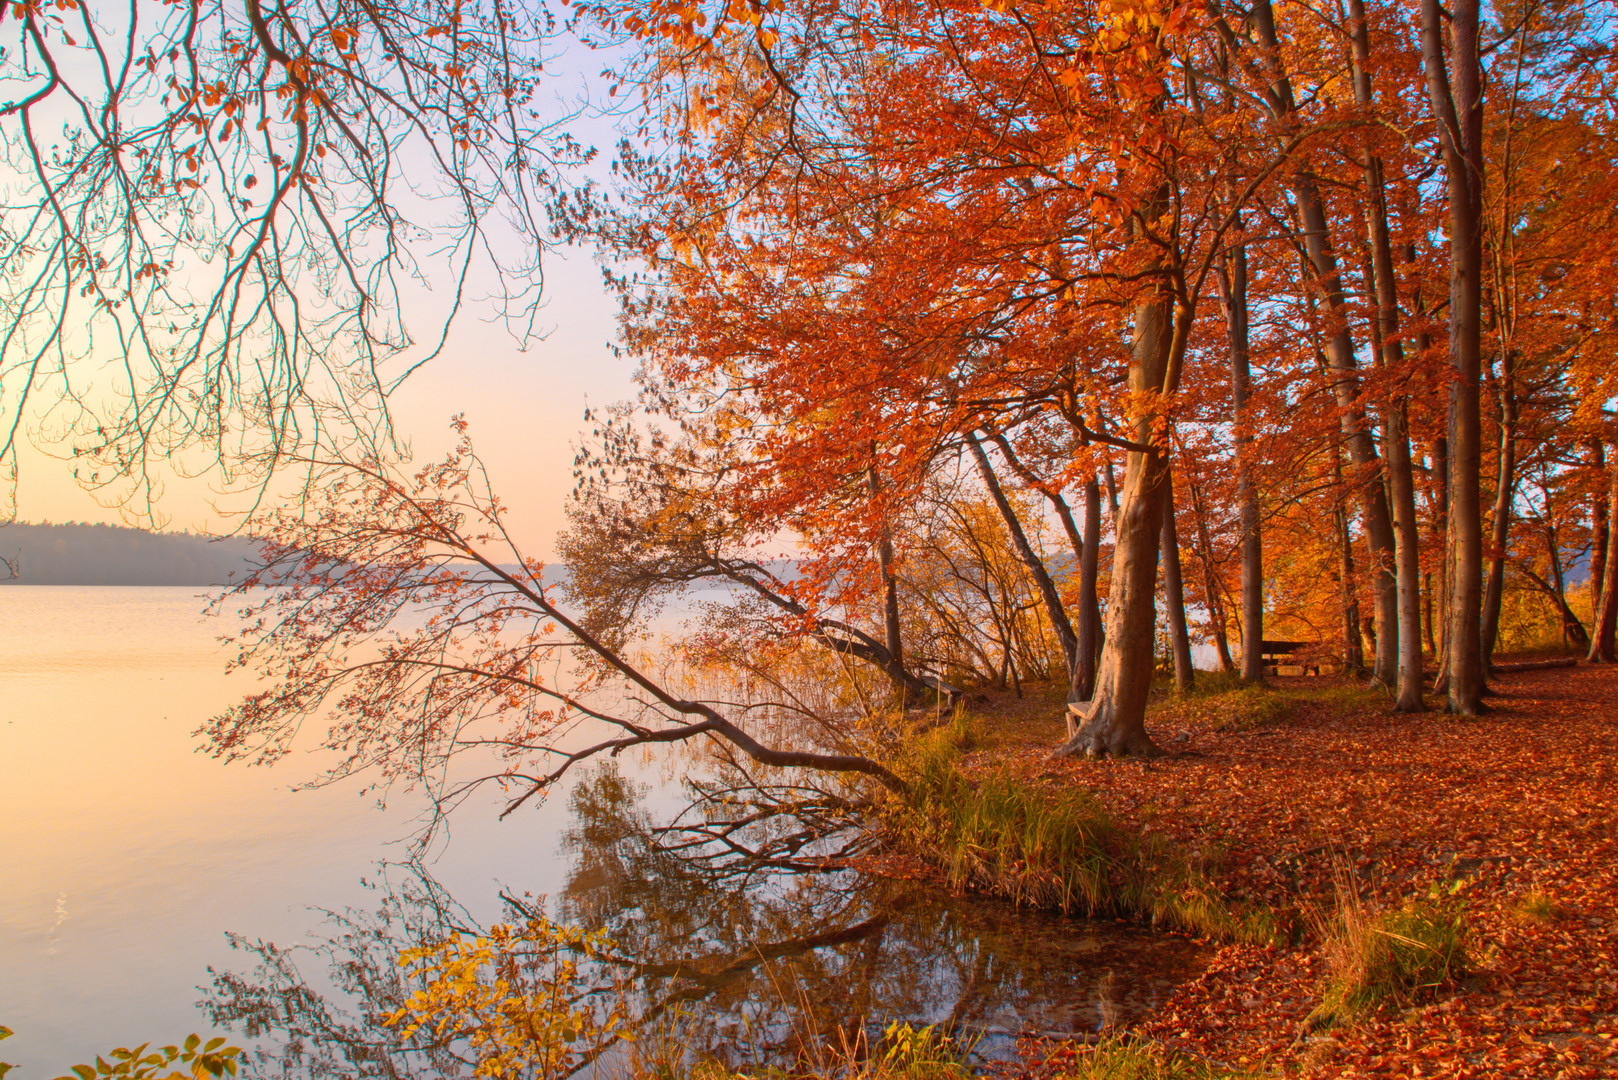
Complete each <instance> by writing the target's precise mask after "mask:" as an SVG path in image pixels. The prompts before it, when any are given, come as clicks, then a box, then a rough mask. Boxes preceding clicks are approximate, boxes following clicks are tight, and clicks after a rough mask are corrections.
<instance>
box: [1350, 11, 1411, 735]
mask: <svg viewBox="0 0 1618 1080" xmlns="http://www.w3.org/2000/svg"><path fill="white" fill-rule="evenodd" d="M1348 14H1349V38H1350V41H1351V43H1352V48H1351V53H1352V56H1353V60H1354V64H1353V67H1354V99H1355V101H1356V102H1357V103H1358V104H1360V105H1361V106H1362V107H1364V108H1367V109H1369V108H1373V107H1374V106H1375V100H1374V96H1373V94H1372V90H1371V75H1370V62H1371V35H1370V27H1369V25H1368V23H1367V21H1366V18H1365V3H1364V0H1348ZM1361 161H1362V166H1363V170H1364V173H1365V191H1366V195H1367V199H1366V208H1365V223H1366V244H1367V247H1368V248H1369V252H1370V259H1369V266H1368V267H1367V268H1366V269H1367V271H1368V273H1367V275H1366V276H1367V279H1368V281H1369V283H1370V285H1371V290H1372V293H1373V294H1374V299H1375V302H1376V318H1375V319H1373V320H1371V338H1372V345H1373V348H1374V351H1375V353H1376V356H1377V359H1378V360H1379V361H1380V363H1381V364H1382V366H1383V368H1384V375H1385V376H1386V375H1391V374H1400V373H1402V372H1403V370H1404V346H1403V344H1402V343H1401V341H1400V339H1399V286H1398V280H1397V279H1396V278H1395V276H1394V272H1393V238H1392V235H1391V231H1390V229H1389V227H1388V200H1387V187H1386V183H1385V177H1384V166H1383V162H1382V159H1381V158H1380V157H1379V156H1377V155H1376V154H1375V153H1373V152H1371V150H1370V149H1369V148H1367V149H1366V150H1365V151H1364V152H1363V156H1362V158H1361ZM1382 457H1383V460H1384V461H1385V462H1386V463H1387V477H1388V489H1387V498H1388V502H1389V503H1390V509H1391V511H1392V517H1393V563H1394V591H1395V600H1396V604H1397V616H1396V618H1397V626H1398V633H1399V637H1398V685H1397V687H1396V691H1395V698H1394V706H1393V707H1394V711H1395V712H1418V711H1420V710H1421V709H1422V708H1423V703H1422V700H1421V690H1422V684H1421V680H1422V665H1421V552H1420V548H1419V546H1418V545H1419V543H1420V538H1419V526H1418V524H1417V520H1416V487H1415V476H1414V471H1413V467H1412V464H1411V460H1410V419H1409V413H1408V411H1407V410H1406V408H1405V403H1404V401H1403V399H1402V398H1399V399H1395V398H1394V397H1393V396H1391V395H1389V394H1386V393H1384V396H1383V399H1382Z"/></svg>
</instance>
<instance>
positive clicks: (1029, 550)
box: [966, 431, 1079, 679]
mask: <svg viewBox="0 0 1618 1080" xmlns="http://www.w3.org/2000/svg"><path fill="white" fill-rule="evenodd" d="M966 444H967V446H968V447H970V448H971V451H972V456H973V458H975V459H976V461H977V464H978V473H979V475H981V476H982V477H983V486H984V487H986V488H988V489H989V497H990V498H992V499H993V500H994V505H995V506H996V507H998V508H999V510H1000V516H1001V517H1002V518H1004V519H1005V522H1006V531H1007V532H1009V533H1010V534H1011V542H1012V544H1014V545H1015V546H1016V548H1017V554H1018V555H1019V556H1021V557H1022V561H1023V565H1025V566H1027V567H1028V572H1029V574H1031V575H1032V576H1033V579H1034V584H1035V585H1036V586H1038V588H1039V595H1040V597H1041V598H1043V599H1044V601H1045V610H1046V612H1047V613H1048V614H1049V615H1050V619H1051V625H1052V626H1053V627H1054V628H1055V630H1056V638H1057V640H1058V641H1059V642H1061V645H1062V658H1063V660H1064V661H1065V662H1066V664H1067V675H1068V678H1069V679H1071V678H1072V677H1073V669H1074V668H1075V667H1077V666H1078V657H1079V639H1078V636H1077V635H1075V634H1074V633H1073V624H1072V623H1071V622H1069V621H1068V618H1067V611H1066V610H1065V609H1064V608H1063V607H1062V597H1061V595H1060V594H1058V593H1057V591H1056V583H1055V582H1054V581H1052V580H1051V575H1050V572H1049V571H1048V570H1046V569H1045V563H1044V562H1043V561H1041V559H1040V557H1039V554H1038V553H1037V552H1036V551H1034V546H1033V545H1032V544H1030V543H1029V542H1028V534H1027V533H1025V532H1023V527H1022V522H1021V521H1019V520H1017V513H1016V511H1014V510H1013V509H1012V508H1011V502H1010V500H1008V499H1007V498H1006V493H1005V492H1004V491H1002V490H1001V489H1000V481H999V479H998V478H996V476H995V475H994V467H993V466H992V465H990V464H989V455H988V454H987V453H985V452H984V450H983V444H982V443H981V442H979V441H978V436H977V432H975V431H968V432H967V433H966Z"/></svg>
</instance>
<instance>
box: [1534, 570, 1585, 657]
mask: <svg viewBox="0 0 1618 1080" xmlns="http://www.w3.org/2000/svg"><path fill="white" fill-rule="evenodd" d="M1518 568H1519V569H1520V570H1522V572H1523V576H1524V577H1526V578H1527V579H1528V580H1529V581H1532V582H1533V583H1534V585H1535V586H1536V587H1537V588H1538V589H1539V591H1540V592H1542V593H1544V594H1545V595H1546V597H1547V598H1549V599H1550V601H1551V603H1553V604H1555V605H1556V610H1557V611H1558V612H1559V613H1560V615H1561V618H1562V644H1563V645H1564V646H1565V645H1567V644H1568V643H1569V641H1575V642H1577V643H1578V645H1579V647H1580V648H1587V647H1588V646H1589V644H1590V634H1589V631H1587V630H1585V628H1584V624H1583V623H1582V622H1580V621H1579V617H1578V616H1577V615H1575V614H1573V609H1572V608H1570V607H1568V606H1567V597H1566V596H1565V595H1563V593H1562V567H1561V565H1560V560H1558V559H1556V558H1555V556H1554V555H1553V556H1552V560H1551V580H1550V581H1546V580H1545V579H1544V578H1542V577H1540V576H1539V575H1538V574H1536V573H1535V572H1534V570H1533V569H1532V568H1531V567H1528V566H1523V565H1522V564H1520V563H1519V564H1518ZM1553 582H1554V584H1553Z"/></svg>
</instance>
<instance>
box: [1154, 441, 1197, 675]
mask: <svg viewBox="0 0 1618 1080" xmlns="http://www.w3.org/2000/svg"><path fill="white" fill-rule="evenodd" d="M1174 518H1175V513H1174V469H1173V467H1172V466H1171V467H1170V468H1168V469H1165V470H1164V472H1163V526H1162V546H1163V599H1164V603H1165V605H1166V606H1167V608H1168V617H1169V651H1170V653H1172V655H1173V656H1174V688H1175V689H1176V690H1178V691H1179V692H1180V693H1182V694H1183V693H1185V692H1186V691H1188V690H1190V689H1191V688H1192V686H1193V685H1195V683H1196V678H1197V675H1196V668H1194V667H1192V666H1191V631H1190V628H1189V627H1187V626H1186V621H1185V580H1184V578H1183V576H1182V570H1183V568H1182V567H1181V565H1180V535H1179V529H1178V526H1177V523H1176V522H1175V520H1174Z"/></svg>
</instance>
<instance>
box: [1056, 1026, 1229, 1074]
mask: <svg viewBox="0 0 1618 1080" xmlns="http://www.w3.org/2000/svg"><path fill="white" fill-rule="evenodd" d="M1052 1075H1053V1076H1054V1077H1055V1078H1056V1080H1257V1078H1258V1076H1259V1075H1260V1074H1258V1073H1253V1072H1246V1071H1243V1072H1233V1071H1231V1070H1230V1069H1228V1068H1226V1067H1225V1066H1222V1065H1217V1064H1215V1063H1213V1062H1210V1061H1208V1060H1206V1059H1204V1058H1200V1057H1194V1056H1192V1055H1190V1054H1179V1053H1175V1052H1174V1051H1172V1050H1169V1049H1167V1048H1165V1047H1163V1046H1160V1045H1158V1044H1156V1043H1153V1042H1149V1041H1147V1040H1145V1039H1136V1038H1132V1037H1130V1036H1127V1035H1115V1036H1112V1037H1110V1038H1106V1039H1103V1040H1102V1041H1101V1042H1099V1043H1097V1044H1096V1045H1094V1046H1092V1047H1088V1048H1086V1049H1084V1050H1081V1051H1079V1053H1078V1055H1077V1056H1076V1057H1074V1059H1073V1061H1072V1062H1071V1063H1068V1062H1063V1063H1062V1064H1061V1067H1060V1068H1059V1069H1058V1070H1056V1071H1055V1072H1053V1073H1052Z"/></svg>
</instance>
